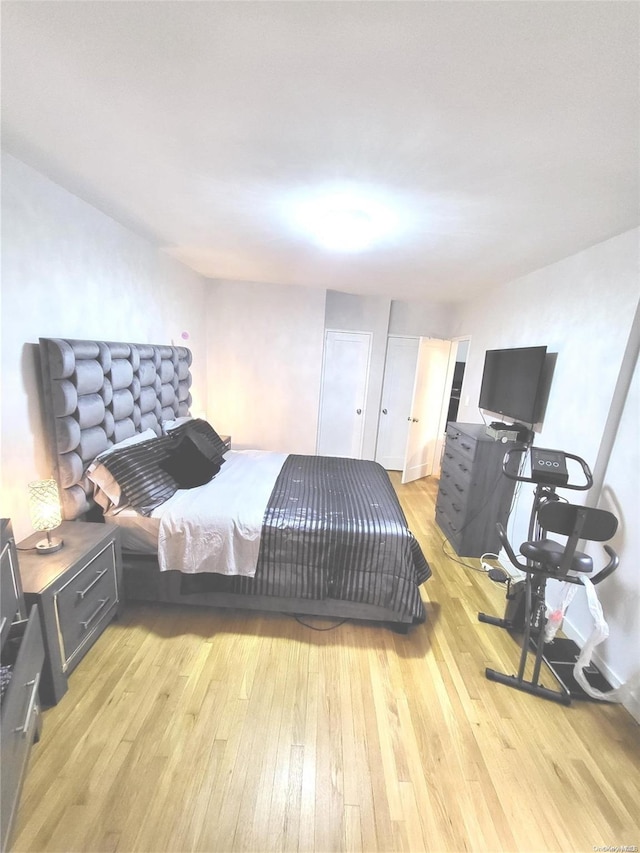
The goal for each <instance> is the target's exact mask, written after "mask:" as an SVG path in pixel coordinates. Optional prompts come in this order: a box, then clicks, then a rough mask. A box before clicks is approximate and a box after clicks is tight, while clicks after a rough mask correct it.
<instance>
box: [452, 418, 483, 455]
mask: <svg viewBox="0 0 640 853" xmlns="http://www.w3.org/2000/svg"><path fill="white" fill-rule="evenodd" d="M447 448H448V449H449V450H455V451H456V452H457V453H459V454H460V455H461V456H463V457H464V458H465V459H466V460H467V461H468V462H473V460H474V459H475V458H476V453H477V449H478V441H477V439H476V438H474V437H473V436H471V435H468V434H467V433H466V432H462V430H460V429H458V427H456V426H455V424H449V426H448V427H447Z"/></svg>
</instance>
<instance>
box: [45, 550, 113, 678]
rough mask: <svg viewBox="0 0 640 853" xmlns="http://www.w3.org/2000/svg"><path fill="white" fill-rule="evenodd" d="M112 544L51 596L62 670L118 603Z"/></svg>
mask: <svg viewBox="0 0 640 853" xmlns="http://www.w3.org/2000/svg"><path fill="white" fill-rule="evenodd" d="M118 599H119V596H118V581H117V575H116V555H115V547H114V543H113V542H110V543H109V544H108V545H107V546H106V547H105V548H104V549H103V550H102V551H101V552H100V553H99V554H97V555H96V556H95V557H94V558H93V559H92V560H91V562H89V563H87V565H86V566H84V567H83V568H82V569H81V570H80V571H78V572H76V574H74V575H73V576H72V577H71V578H69V580H67V581H66V583H65V584H64V586H62V587H60V589H58V590H57V591H56V593H55V595H54V603H55V610H56V619H57V623H58V632H59V638H60V646H61V648H60V653H61V657H62V665H63V669H65V670H66V668H67V666H68V665H69V663H70V662H71V661H72V660H73V658H74V656H75V655H76V654H77V653H78V652H79V651H80V650H81V649H82V647H83V646H84V644H85V643H86V642H87V641H88V640H89V639H90V638H91V637H92V635H93V634H94V632H95V631H96V629H97V628H98V626H101V624H102V622H103V620H104V619H106V618H107V616H110V615H112V611H113V608H114V607H116V606H117V604H118Z"/></svg>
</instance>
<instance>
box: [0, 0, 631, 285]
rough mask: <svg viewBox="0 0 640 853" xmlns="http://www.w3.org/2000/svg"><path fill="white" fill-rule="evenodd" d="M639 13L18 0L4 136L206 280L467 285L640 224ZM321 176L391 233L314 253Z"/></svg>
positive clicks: (323, 184)
mask: <svg viewBox="0 0 640 853" xmlns="http://www.w3.org/2000/svg"><path fill="white" fill-rule="evenodd" d="M639 10H640V5H639V4H638V3H636V2H616V0H613V2H611V1H610V0H607V2H597V0H596V2H573V0H569V2H552V0H538V2H515V0H514V2H511V0H506V2H492V0H475V2H464V0H457V1H456V0H449V2H437V0H433V1H432V0H425V2H398V1H397V0H396V1H395V2H394V0H392V2H372V0H346V2H329V0H315V2H302V1H300V2H297V0H293V1H292V2H291V1H290V2H275V3H272V2H266V1H265V2H252V0H247V1H246V2H215V0H205V2H196V1H195V0H194V2H187V0H183V2H180V0H178V2H173V0H164V2H163V1H162V0H150V2H137V0H124V2H110V0H109V2H102V0H94V2H89V0H84V2H67V0H57V2H50V1H49V0H47V2H38V0H36V1H35V2H28V1H27V2H11V0H3V2H2V65H3V67H2V89H3V92H2V117H3V145H4V147H5V148H6V149H8V151H9V152H11V153H12V154H14V155H15V156H17V157H18V158H20V159H22V160H23V161H25V162H27V163H29V164H31V165H32V166H34V167H35V168H37V169H39V170H40V171H41V172H43V173H44V174H46V175H48V176H49V177H51V178H52V179H54V180H56V181H57V182H58V183H60V184H62V185H63V186H65V187H67V188H68V189H69V190H71V191H72V192H75V193H76V194H77V195H78V196H80V197H81V198H84V199H85V200H87V201H88V202H90V203H91V204H93V205H95V206H96V207H98V208H100V209H101V210H103V211H105V212H106V213H108V214H109V215H111V216H113V217H114V218H115V219H117V220H119V221H120V222H122V223H123V224H125V225H127V226H128V227H130V228H133V229H134V230H136V231H138V232H139V233H142V234H144V235H145V236H147V237H150V238H151V239H153V241H154V242H156V243H157V244H158V245H159V246H161V247H162V248H163V249H164V250H165V251H167V252H169V253H170V254H171V255H173V256H174V257H176V258H178V259H180V260H181V261H183V262H184V263H185V264H187V265H188V266H190V267H192V268H193V269H195V270H197V271H198V272H200V273H202V274H203V275H205V276H208V277H211V278H221V279H238V280H249V281H258V282H278V283H283V284H299V285H304V286H310V287H322V288H331V289H335V290H343V291H347V292H352V293H377V294H384V295H387V296H393V297H394V298H402V299H437V300H444V301H456V300H461V299H465V298H468V297H469V296H471V295H473V294H475V293H478V292H480V291H481V290H482V289H483V288H485V287H488V286H492V285H494V284H497V283H500V282H504V281H509V280H512V279H513V278H515V277H517V276H520V275H523V274H525V273H527V272H529V271H532V270H535V269H538V268H540V267H543V266H545V265H547V264H549V263H553V262H554V261H556V260H559V259H561V258H563V257H566V256H568V255H570V254H573V253H575V252H577V251H580V250H582V249H584V248H586V247H588V246H590V245H593V244H595V243H598V242H600V241H602V240H605V239H607V238H609V237H611V236H614V235H615V234H619V233H621V232H623V231H625V230H627V229H630V228H632V227H634V226H636V225H637V224H638V221H639V216H638V210H639V198H640V192H639V182H638V171H639V170H638V166H639V151H640V148H639V141H638V139H639V137H638V134H639V128H640V98H639V89H638V81H639V49H638V45H639ZM326 189H333V190H336V189H338V190H341V191H349V192H352V193H354V194H360V195H362V194H364V195H365V196H367V197H368V198H370V199H372V200H373V201H374V202H375V203H376V204H378V205H383V206H385V207H386V208H387V209H388V210H390V211H391V214H392V215H393V216H395V218H396V228H395V231H394V232H393V233H392V234H390V235H389V236H388V237H387V239H384V240H382V241H381V243H380V244H379V245H377V246H376V247H374V248H372V249H370V250H368V251H363V252H359V253H347V254H345V253H341V254H336V253H332V252H329V251H327V250H323V249H321V248H320V247H318V246H317V245H315V244H314V243H313V242H312V241H311V240H310V239H309V238H308V236H307V235H306V234H305V233H303V232H302V231H301V230H300V228H299V227H298V226H297V225H296V223H295V221H294V220H293V219H292V216H293V213H294V211H295V209H296V204H298V203H299V202H303V201H305V199H308V198H312V197H316V196H318V195H319V194H321V193H322V192H323V191H324V190H326Z"/></svg>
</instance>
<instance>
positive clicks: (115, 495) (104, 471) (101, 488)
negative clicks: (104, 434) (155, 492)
mask: <svg viewBox="0 0 640 853" xmlns="http://www.w3.org/2000/svg"><path fill="white" fill-rule="evenodd" d="M150 438H157V436H156V433H155V430H152V429H151V428H149V429H145V431H144V432H139V433H136V434H135V435H131V436H129V438H123V439H122V441H119V442H118V443H117V444H114V445H112V446H111V447H110V448H109V449H108V450H104V451H103V452H102V453H101V454H100V455H99V456H96V458H95V459H94V460H93V462H92V463H91V465H89V468H88V469H87V477H88V478H89V480H91V482H92V483H93V485H94V490H93V498H94V500H95V502H96V503H97V504H98V506H100V507H102V509H103V510H105V511H106V510H108V509H110V508H111V507H112V506H114V507H117V506H120V501H121V499H122V491H121V489H120V486H119V485H118V483H117V482H116V480H115V479H114V477H113V474H112V473H111V472H110V471H109V469H108V468H107V467H106V466H105V465H103V464H102V463H101V461H100V460H101V459H104V457H105V456H108V455H109V454H110V453H113V452H114V450H120V449H121V448H123V447H129V446H130V445H132V444H139V443H140V442H141V441H149V439H150ZM123 506H124V504H123Z"/></svg>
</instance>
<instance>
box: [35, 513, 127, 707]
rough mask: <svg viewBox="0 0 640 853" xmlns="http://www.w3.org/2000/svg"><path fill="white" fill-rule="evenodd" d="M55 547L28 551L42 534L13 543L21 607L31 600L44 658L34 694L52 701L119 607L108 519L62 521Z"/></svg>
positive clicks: (114, 533) (114, 535) (116, 559)
mask: <svg viewBox="0 0 640 853" xmlns="http://www.w3.org/2000/svg"><path fill="white" fill-rule="evenodd" d="M55 535H56V536H60V537H61V538H62V539H63V540H64V546H63V547H62V549H61V550H60V551H56V552H55V553H53V554H47V555H45V556H43V555H40V554H38V553H36V552H35V551H34V550H33V547H34V546H35V543H36V542H37V541H38V539H41V538H42V534H35V535H33V536H30V537H29V538H28V539H25V540H24V541H22V542H20V543H19V546H18V547H19V549H20V575H21V577H22V586H23V589H24V597H25V601H26V603H27V606H29V605H32V604H37V605H38V609H39V612H40V619H41V623H42V633H43V636H44V642H45V649H46V658H45V664H44V669H43V672H42V683H41V687H40V696H41V699H42V702H43V703H44V704H46V705H55V704H57V703H58V702H59V701H60V699H61V698H62V697H63V696H64V694H65V693H66V691H67V679H68V677H69V675H70V673H71V672H72V671H73V669H74V668H75V667H76V666H77V665H78V663H79V662H80V661H81V660H82V658H83V657H84V655H85V654H86V653H87V652H88V651H89V649H90V648H91V646H92V645H93V644H94V643H95V641H96V640H97V639H98V637H99V636H100V635H101V634H102V632H103V631H104V629H105V628H106V627H107V625H108V624H109V623H110V622H111V620H112V619H113V618H114V617H115V616H116V615H117V613H118V611H119V610H120V608H121V606H122V555H121V552H120V533H119V531H118V529H117V528H116V527H114V526H113V525H109V524H99V523H90V522H84V521H63V522H62V524H61V525H60V527H57V528H56V530H55Z"/></svg>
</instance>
